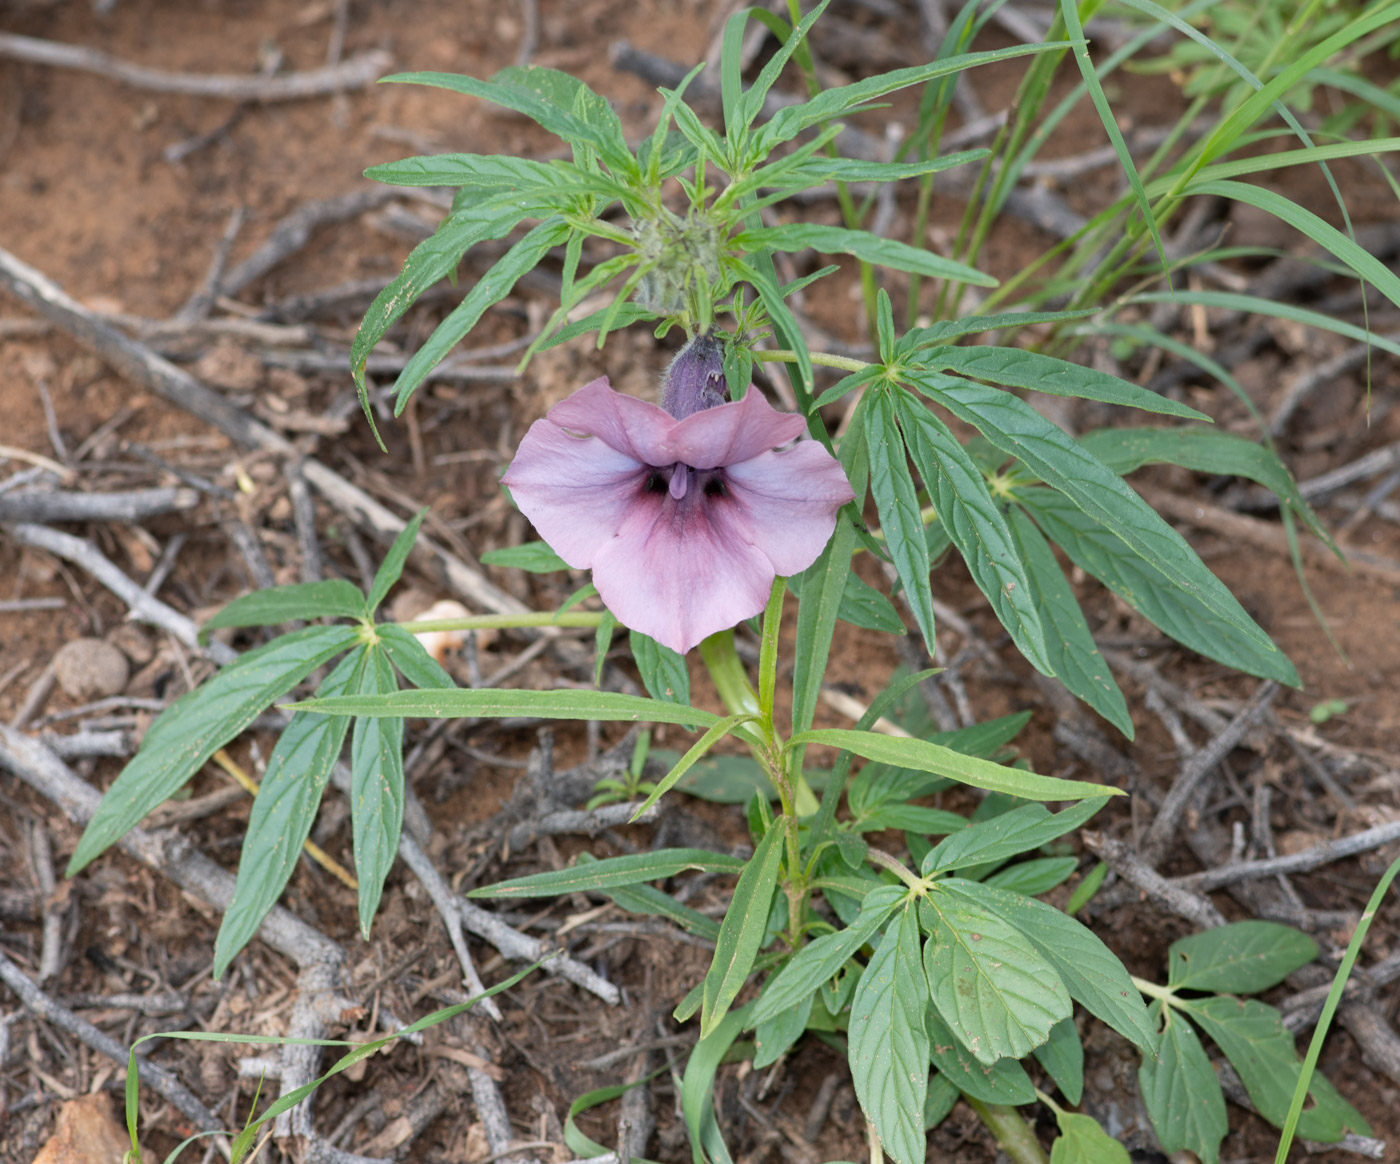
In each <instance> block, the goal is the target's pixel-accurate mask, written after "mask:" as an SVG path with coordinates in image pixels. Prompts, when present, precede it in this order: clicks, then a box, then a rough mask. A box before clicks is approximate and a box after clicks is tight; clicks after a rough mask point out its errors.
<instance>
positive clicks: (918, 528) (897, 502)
mask: <svg viewBox="0 0 1400 1164" xmlns="http://www.w3.org/2000/svg"><path fill="white" fill-rule="evenodd" d="M865 399H866V404H867V417H866V425H865V446H866V451H867V454H868V456H869V458H870V492H871V494H872V495H873V496H874V498H875V508H876V510H877V511H878V512H879V514H880V525H881V527H882V528H883V530H884V533H885V544H886V545H887V546H888V548H889V552H890V557H891V559H892V560H893V561H894V565H895V569H896V570H897V571H898V572H899V581H900V583H901V584H902V585H903V587H904V593H905V597H906V598H907V600H908V603H909V608H910V610H911V611H912V612H913V615H914V621H915V622H917V623H918V624H919V630H920V631H922V632H923V636H924V643H925V644H926V645H927V647H928V651H929V654H930V655H932V654H934V653H935V652H936V650H937V642H936V641H935V639H934V633H933V631H934V627H933V596H932V594H931V592H930V590H929V556H928V546H927V544H926V543H925V542H924V521H923V517H922V515H921V514H920V512H919V497H918V493H917V492H916V491H915V489H914V478H913V477H912V476H910V473H909V465H908V462H907V461H906V459H905V455H904V438H903V436H902V435H901V433H900V431H899V424H898V423H897V422H896V420H895V408H894V401H893V400H892V399H891V396H890V392H889V390H888V389H883V388H877V389H874V390H872V391H871V392H869V393H868V394H867V395H866V398H865Z"/></svg>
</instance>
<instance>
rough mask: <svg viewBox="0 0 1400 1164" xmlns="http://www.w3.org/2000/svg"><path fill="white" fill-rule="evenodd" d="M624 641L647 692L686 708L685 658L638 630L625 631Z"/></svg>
mask: <svg viewBox="0 0 1400 1164" xmlns="http://www.w3.org/2000/svg"><path fill="white" fill-rule="evenodd" d="M628 642H629V645H630V646H631V648H632V658H633V659H635V660H636V663H637V671H638V672H639V673H640V674H641V676H642V683H643V685H644V686H645V687H646V689H647V694H648V695H650V696H651V697H652V698H653V699H661V700H664V701H665V702H667V703H675V704H679V705H680V706H682V707H689V706H690V671H689V670H688V669H687V668H686V665H685V657H684V656H683V655H678V654H676V652H675V651H673V650H671V648H670V647H663V646H662V645H661V644H660V643H658V642H657V641H656V640H655V639H653V638H649V637H648V636H647V635H644V634H642V633H641V631H630V632H628Z"/></svg>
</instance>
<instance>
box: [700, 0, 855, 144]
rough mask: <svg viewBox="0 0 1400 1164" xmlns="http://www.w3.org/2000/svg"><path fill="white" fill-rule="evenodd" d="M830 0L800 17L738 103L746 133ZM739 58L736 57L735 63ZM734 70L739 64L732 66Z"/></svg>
mask: <svg viewBox="0 0 1400 1164" xmlns="http://www.w3.org/2000/svg"><path fill="white" fill-rule="evenodd" d="M830 3H831V0H818V3H816V4H814V5H813V6H812V8H811V10H810V11H809V12H808V13H807V14H806V15H805V16H804V17H803V18H802V20H801V21H800V22H799V23H798V24H797V26H796V27H795V28H793V29H792V31H790V32H789V33H788V34H787V36H786V37H785V38H783V41H782V45H781V46H780V47H779V49H778V51H777V52H775V53H774V54H773V55H772V56H771V57H770V58H769V59H768V62H767V63H766V64H765V65H764V66H763V71H762V72H761V73H759V75H758V78H757V79H756V80H755V81H754V83H753V84H752V85H750V86H749V89H748V91H747V92H746V93H745V94H744V95H743V97H742V98H741V99H740V101H739V102H738V108H737V114H738V127H739V128H740V129H742V130H747V129H748V128H749V126H751V125H752V124H753V123H754V119H755V118H756V117H757V116H758V115H759V114H760V113H761V112H762V111H763V99H764V98H765V97H766V96H768V91H769V90H770V89H771V88H773V84H774V82H776V81H777V79H778V76H779V75H780V74H781V73H782V71H783V66H784V65H786V64H787V63H788V61H789V60H790V59H791V57H792V54H793V53H794V52H796V51H797V48H798V46H799V45H801V44H802V42H803V41H804V40H805V39H806V37H807V34H808V33H809V32H810V31H811V30H812V25H813V24H815V23H816V22H817V17H818V16H820V15H821V14H822V13H823V12H825V11H826V6H827V5H828V4H830ZM738 59H740V56H739V54H736V61H737V60H738ZM735 68H736V70H737V68H738V65H737V64H736V66H735ZM726 128H727V130H728V132H729V134H730V136H731V137H732V136H734V128H733V127H728V126H727V127H726Z"/></svg>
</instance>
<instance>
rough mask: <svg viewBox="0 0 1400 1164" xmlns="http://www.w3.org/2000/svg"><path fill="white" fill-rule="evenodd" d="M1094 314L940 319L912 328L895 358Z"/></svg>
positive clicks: (1012, 313)
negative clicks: (968, 338)
mask: <svg viewBox="0 0 1400 1164" xmlns="http://www.w3.org/2000/svg"><path fill="white" fill-rule="evenodd" d="M1097 311H1098V308H1096V307H1087V308H1083V309H1081V310H1079V311H1004V312H1001V313H1000V314H997V315H966V316H963V318H961V319H941V320H939V321H938V322H937V323H933V324H930V325H929V326H928V327H916V328H913V329H912V330H910V331H907V332H905V333H904V335H903V336H901V337H900V341H899V347H898V354H899V355H900V356H901V357H907V356H910V355H912V354H913V353H914V352H916V351H918V350H919V349H920V348H927V347H932V346H934V345H936V344H951V343H952V342H953V341H954V340H956V339H961V338H962V337H963V336H968V335H982V334H984V333H986V332H989V331H1004V330H1006V329H1008V328H1022V327H1033V326H1035V325H1036V324H1038V323H1066V322H1068V321H1070V320H1074V319H1083V318H1085V317H1086V316H1089V315H1093V314H1095V313H1096V312H1097Z"/></svg>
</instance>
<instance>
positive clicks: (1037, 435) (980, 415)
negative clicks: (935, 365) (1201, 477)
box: [911, 373, 1278, 654]
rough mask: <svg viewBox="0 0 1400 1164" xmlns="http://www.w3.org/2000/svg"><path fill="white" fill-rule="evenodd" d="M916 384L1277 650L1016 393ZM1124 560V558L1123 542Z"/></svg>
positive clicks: (920, 380)
mask: <svg viewBox="0 0 1400 1164" xmlns="http://www.w3.org/2000/svg"><path fill="white" fill-rule="evenodd" d="M911 379H912V380H913V381H914V383H915V384H916V386H917V387H918V388H919V389H920V390H921V391H923V392H924V393H925V394H927V395H928V396H929V397H930V398H932V399H933V400H934V401H936V402H937V403H939V404H941V405H943V406H944V407H945V408H947V409H948V410H949V411H950V412H951V413H953V415H955V416H956V417H958V419H960V420H962V421H965V422H966V423H968V424H971V425H973V426H974V427H976V428H977V429H978V430H979V431H980V432H981V433H982V435H983V436H984V437H986V438H987V440H988V441H990V442H991V443H992V444H993V445H995V446H996V447H997V448H998V449H1000V450H1001V451H1002V452H1003V453H1005V454H1007V455H1008V456H1012V457H1016V458H1018V459H1019V460H1021V461H1022V462H1023V463H1024V464H1025V466H1026V467H1027V468H1028V469H1030V470H1031V472H1033V473H1035V474H1036V475H1037V476H1038V477H1040V479H1041V480H1042V481H1044V482H1045V483H1046V484H1047V485H1051V486H1053V487H1054V488H1055V489H1056V490H1058V491H1059V492H1060V493H1062V494H1063V495H1064V496H1065V497H1067V498H1069V499H1070V501H1071V502H1073V504H1074V505H1075V506H1076V507H1077V508H1078V509H1080V510H1082V511H1083V513H1084V514H1085V515H1086V516H1087V517H1088V518H1090V519H1092V521H1093V522H1094V523H1096V524H1097V525H1099V526H1101V527H1103V529H1104V531H1105V532H1106V533H1107V534H1110V535H1112V537H1113V538H1115V539H1116V540H1117V541H1119V542H1121V543H1122V546H1125V547H1126V548H1127V549H1128V550H1129V551H1131V553H1130V555H1126V556H1130V557H1133V558H1135V559H1141V560H1142V561H1143V562H1144V563H1146V565H1147V566H1148V567H1149V568H1150V569H1151V571H1152V572H1153V573H1155V574H1157V575H1159V576H1160V577H1161V579H1162V582H1163V583H1164V584H1165V585H1166V586H1168V587H1171V588H1175V589H1179V590H1181V591H1184V592H1185V593H1186V594H1188V595H1191V596H1192V597H1194V598H1195V599H1196V601H1197V602H1198V603H1199V604H1200V605H1201V606H1203V607H1204V608H1205V609H1206V610H1208V611H1210V612H1211V613H1212V614H1214V615H1215V616H1216V617H1217V618H1218V619H1219V620H1220V621H1221V622H1222V623H1224V624H1227V625H1230V626H1233V627H1235V628H1236V629H1237V630H1238V631H1239V632H1240V634H1241V636H1243V637H1244V638H1245V639H1246V640H1249V641H1253V642H1254V643H1255V644H1256V647H1257V649H1258V650H1260V651H1261V652H1265V653H1273V654H1277V653H1278V649H1277V648H1276V647H1275V646H1274V645H1273V643H1271V642H1270V641H1269V636H1268V635H1266V634H1265V633H1264V632H1263V631H1262V630H1260V629H1259V627H1258V626H1256V625H1255V623H1254V620H1253V619H1252V618H1250V617H1249V615H1248V614H1246V613H1245V611H1244V608H1243V607H1242V606H1240V604H1239V602H1238V601H1237V600H1236V599H1235V596H1234V595H1233V594H1231V593H1230V591H1229V590H1228V589H1226V587H1225V586H1224V584H1223V583H1221V581H1220V580H1219V579H1218V578H1216V577H1215V575H1214V574H1212V573H1211V572H1210V571H1209V570H1207V569H1206V567H1205V565H1204V564H1203V563H1202V562H1201V560H1200V558H1199V557H1197V556H1196V553H1195V551H1194V550H1192V549H1191V547H1190V546H1189V545H1188V544H1187V543H1186V540H1185V539H1184V538H1183V537H1182V536H1181V535H1180V534H1179V533H1177V532H1176V530H1174V529H1172V527H1171V526H1169V525H1168V524H1167V523H1166V522H1165V521H1163V520H1162V518H1161V517H1160V516H1159V515H1158V514H1157V512H1156V511H1155V510H1153V509H1152V507H1151V506H1149V505H1148V504H1147V503H1146V502H1144V501H1143V500H1142V498H1141V497H1139V496H1138V495H1137V494H1136V493H1134V492H1133V491H1132V490H1131V489H1129V488H1128V486H1127V485H1126V484H1124V483H1123V480H1122V479H1121V478H1120V477H1119V476H1118V475H1117V474H1116V473H1113V472H1111V471H1110V470H1109V469H1107V468H1106V467H1105V466H1103V465H1102V464H1100V463H1099V462H1098V461H1097V460H1095V459H1094V457H1092V456H1091V455H1090V454H1089V453H1088V452H1087V451H1085V450H1084V449H1083V448H1082V447H1081V446H1080V445H1079V444H1077V443H1076V442H1075V441H1073V440H1071V439H1070V437H1069V436H1067V435H1066V434H1065V433H1064V432H1063V431H1062V430H1061V429H1059V428H1057V427H1056V426H1055V425H1053V424H1051V423H1050V422H1049V421H1048V420H1046V419H1045V418H1044V417H1043V416H1041V415H1040V413H1038V412H1036V411H1035V409H1033V408H1032V407H1031V406H1030V405H1028V404H1027V403H1026V402H1025V401H1023V400H1020V399H1018V398H1017V397H1015V396H1012V395H1011V394H1010V393H1009V392H1002V391H998V390H997V389H995V388H987V387H984V386H982V385H980V384H973V383H971V382H969V381H965V380H953V379H950V378H949V377H946V376H940V375H938V374H936V373H929V374H926V373H915V374H912V375H911ZM1117 554H1118V556H1119V557H1124V556H1125V555H1124V554H1123V550H1122V548H1121V547H1120V548H1119V550H1118V551H1117Z"/></svg>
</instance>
